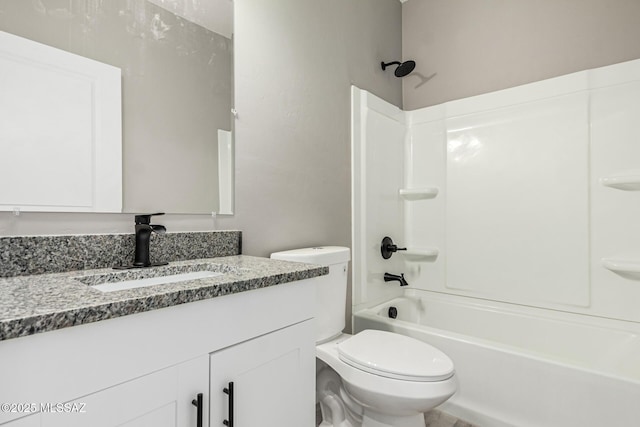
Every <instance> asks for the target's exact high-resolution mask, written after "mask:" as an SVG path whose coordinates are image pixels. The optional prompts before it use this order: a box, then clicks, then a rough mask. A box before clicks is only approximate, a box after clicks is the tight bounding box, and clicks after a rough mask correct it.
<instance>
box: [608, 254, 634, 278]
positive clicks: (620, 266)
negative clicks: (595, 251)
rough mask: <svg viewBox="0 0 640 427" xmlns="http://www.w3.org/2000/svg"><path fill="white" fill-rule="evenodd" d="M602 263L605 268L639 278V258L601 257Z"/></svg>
mask: <svg viewBox="0 0 640 427" xmlns="http://www.w3.org/2000/svg"><path fill="white" fill-rule="evenodd" d="M602 265H603V266H604V268H606V269H607V270H611V271H613V272H614V273H618V274H619V275H621V276H624V277H628V278H632V279H640V258H639V259H622V258H603V259H602Z"/></svg>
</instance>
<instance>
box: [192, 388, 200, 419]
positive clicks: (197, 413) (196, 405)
mask: <svg viewBox="0 0 640 427" xmlns="http://www.w3.org/2000/svg"><path fill="white" fill-rule="evenodd" d="M191 404H192V405H193V406H195V407H196V427H202V393H198V394H197V395H196V398H195V399H193V400H192V401H191Z"/></svg>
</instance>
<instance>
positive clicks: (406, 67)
mask: <svg viewBox="0 0 640 427" xmlns="http://www.w3.org/2000/svg"><path fill="white" fill-rule="evenodd" d="M380 65H381V66H382V69H383V70H386V69H387V67H388V66H389V65H397V66H398V68H396V70H395V71H394V72H393V74H395V76H396V77H405V76H408V75H409V74H410V73H411V72H412V71H413V69H414V68H416V61H405V62H400V61H392V62H387V63H386V64H385V63H384V62H381V63H380Z"/></svg>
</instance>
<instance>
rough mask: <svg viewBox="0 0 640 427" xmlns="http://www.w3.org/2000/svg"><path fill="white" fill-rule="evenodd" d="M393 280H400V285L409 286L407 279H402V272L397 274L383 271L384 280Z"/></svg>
mask: <svg viewBox="0 0 640 427" xmlns="http://www.w3.org/2000/svg"><path fill="white" fill-rule="evenodd" d="M395 280H397V281H398V282H400V286H409V283H407V281H406V280H405V279H404V273H402V274H400V275H399V276H398V275H397V274H391V273H384V281H385V282H391V281H395Z"/></svg>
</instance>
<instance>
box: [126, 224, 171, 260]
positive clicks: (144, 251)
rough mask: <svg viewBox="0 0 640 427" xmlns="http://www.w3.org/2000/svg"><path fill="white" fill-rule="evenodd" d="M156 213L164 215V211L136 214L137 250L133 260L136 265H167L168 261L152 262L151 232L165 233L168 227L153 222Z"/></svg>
mask: <svg viewBox="0 0 640 427" xmlns="http://www.w3.org/2000/svg"><path fill="white" fill-rule="evenodd" d="M156 215H164V213H163V212H160V213H154V214H147V215H136V217H135V221H136V252H135V258H134V261H133V266H134V267H138V268H140V267H153V266H157V265H166V264H168V263H166V262H164V263H159V264H151V260H150V259H149V242H150V241H151V233H158V234H164V233H166V232H167V229H166V228H165V226H164V225H156V224H151V217H152V216H156Z"/></svg>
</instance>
